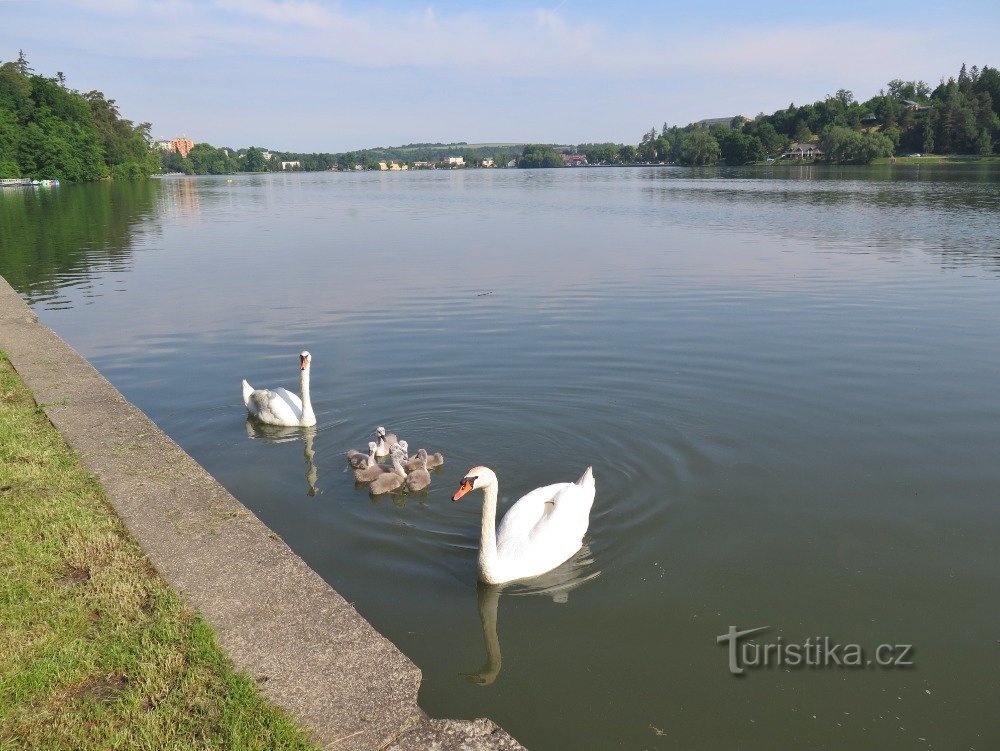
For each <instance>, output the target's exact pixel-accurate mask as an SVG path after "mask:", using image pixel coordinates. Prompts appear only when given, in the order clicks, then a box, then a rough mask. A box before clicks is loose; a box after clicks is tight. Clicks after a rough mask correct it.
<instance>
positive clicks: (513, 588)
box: [463, 544, 601, 686]
mask: <svg viewBox="0 0 1000 751" xmlns="http://www.w3.org/2000/svg"><path fill="white" fill-rule="evenodd" d="M600 575H601V572H600V571H598V570H595V569H594V556H593V554H592V553H591V552H590V546H589V545H586V544H584V546H583V547H582V548H580V549H579V550H578V551H577V552H576V554H575V555H574V556H573V557H572V558H570V559H569V560H568V561H566V562H565V563H563V564H561V565H559V566H557V567H556V568H554V569H552V570H551V571H547V572H545V573H544V574H542V575H540V576H536V577H533V578H531V579H526V580H524V581H520V582H511V583H510V584H486V583H484V582H479V584H478V586H477V588H476V599H477V601H478V605H479V620H480V621H481V622H482V624H483V641H484V642H485V643H486V663H485V664H484V665H483V666H482V667H481V668H479V670H477V671H476V672H474V673H463V675H464V676H465V679H466V680H467V681H469V682H470V683H476V684H478V685H480V686H489V685H490V684H491V683H493V682H494V681H495V680H496V679H497V676H498V675H499V674H500V664H501V657H500V638H499V636H498V635H497V609H498V606H499V604H500V593H501V592H503V591H505V590H506V591H507V596H508V597H511V596H513V597H528V596H535V595H542V596H547V597H551V598H552V601H553V602H556V603H560V604H562V603H566V602H569V593H570V592H572V591H573V590H574V589H576V588H577V587H579V586H581V585H582V584H584V583H586V582H588V581H590V580H591V579H596V578H597V577H598V576H600Z"/></svg>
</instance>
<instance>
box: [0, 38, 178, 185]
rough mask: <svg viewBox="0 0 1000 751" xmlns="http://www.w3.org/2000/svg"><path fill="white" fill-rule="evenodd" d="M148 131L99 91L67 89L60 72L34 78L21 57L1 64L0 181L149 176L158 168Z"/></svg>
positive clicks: (146, 125)
mask: <svg viewBox="0 0 1000 751" xmlns="http://www.w3.org/2000/svg"><path fill="white" fill-rule="evenodd" d="M149 128H150V126H149V123H140V124H138V125H135V124H134V123H132V122H131V121H130V120H124V119H122V117H121V116H120V114H119V112H118V109H117V107H116V106H115V101H114V99H107V98H106V97H105V96H104V94H102V93H101V92H100V91H89V92H87V93H86V94H81V93H80V92H78V91H74V90H72V89H69V88H67V87H66V81H65V77H64V76H63V74H62V73H57V74H56V76H55V78H46V77H44V76H40V75H36V74H35V73H34V72H33V71H32V70H31V68H30V66H29V65H28V61H27V60H26V59H25V58H24V54H23V53H22V54H21V56H20V57H19V58H18V59H17V60H16V61H15V62H8V63H3V64H0V177H30V178H59V179H60V180H72V181H83V180H96V179H100V178H104V177H108V176H114V177H121V178H140V177H148V176H149V175H150V174H152V173H153V172H155V171H156V170H157V169H158V168H159V159H158V158H157V157H156V155H155V154H153V153H152V152H151V151H150V147H149Z"/></svg>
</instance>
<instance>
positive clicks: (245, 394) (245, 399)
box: [243, 378, 253, 409]
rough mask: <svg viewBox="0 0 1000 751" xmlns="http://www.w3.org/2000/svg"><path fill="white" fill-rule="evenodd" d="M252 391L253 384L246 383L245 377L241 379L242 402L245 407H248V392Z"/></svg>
mask: <svg viewBox="0 0 1000 751" xmlns="http://www.w3.org/2000/svg"><path fill="white" fill-rule="evenodd" d="M252 393H253V386H251V385H250V384H249V383H247V381H246V379H245V378H244V379H243V404H244V406H246V408H247V409H250V394H252Z"/></svg>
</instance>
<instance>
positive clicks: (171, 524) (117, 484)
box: [0, 278, 522, 751]
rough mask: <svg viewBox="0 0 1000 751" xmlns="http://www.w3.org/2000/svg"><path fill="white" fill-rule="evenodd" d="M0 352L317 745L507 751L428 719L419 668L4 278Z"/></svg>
mask: <svg viewBox="0 0 1000 751" xmlns="http://www.w3.org/2000/svg"><path fill="white" fill-rule="evenodd" d="M0 348H2V349H3V350H4V351H5V352H6V353H7V355H8V356H9V357H10V360H11V363H12V364H13V366H14V368H15V369H16V370H17V372H18V374H19V375H20V376H21V378H22V379H23V380H24V382H25V384H26V385H27V386H28V388H29V389H31V391H32V393H33V394H34V395H35V400H36V401H37V402H38V403H39V404H40V405H42V407H43V408H44V409H45V412H46V414H47V415H48V417H49V419H50V420H51V421H52V424H53V425H54V426H55V427H56V428H57V429H58V430H59V432H60V433H61V434H62V435H63V437H64V438H65V439H66V442H67V443H68V444H69V445H70V446H71V447H72V448H73V449H74V450H75V451H77V452H78V453H79V454H80V456H81V459H82V461H83V464H84V465H85V466H86V467H87V469H88V470H89V471H91V472H93V473H94V474H95V475H96V476H97V477H98V479H99V480H100V482H101V484H102V485H103V486H104V490H105V492H106V494H107V497H108V500H109V501H110V502H111V504H112V506H113V507H114V509H115V511H116V512H117V514H118V516H119V517H120V518H121V520H122V522H123V523H124V524H125V526H126V527H127V528H128V530H129V532H130V533H131V534H132V536H133V537H134V538H135V539H136V541H137V542H138V543H139V545H140V546H141V547H142V549H143V551H144V552H145V553H146V555H147V556H148V557H149V560H150V562H151V563H152V565H153V566H154V567H155V568H156V570H157V571H158V572H159V573H160V574H161V575H162V576H163V578H164V579H165V580H166V581H167V583H168V584H169V585H170V586H171V587H173V588H174V589H176V590H177V591H179V592H180V593H181V594H182V595H183V596H184V598H185V600H186V601H187V602H188V603H189V604H190V605H191V606H192V607H193V608H194V609H195V610H197V611H198V612H199V613H201V615H202V616H203V617H204V618H205V620H206V621H207V622H208V623H210V624H211V626H212V627H213V629H214V630H215V633H216V636H217V638H218V640H219V643H220V644H221V645H222V647H223V649H225V651H226V652H227V654H228V655H229V657H230V658H231V659H232V661H233V664H234V665H235V666H236V668H237V670H240V671H244V672H246V673H248V674H249V675H250V676H251V677H252V678H254V679H255V680H256V681H257V683H258V685H259V686H260V688H261V691H262V692H263V693H264V695H265V696H267V698H268V699H269V700H270V701H271V702H272V703H274V704H275V705H276V706H279V707H282V708H283V709H285V710H286V711H288V712H289V713H290V714H291V715H292V716H293V717H294V718H295V719H296V720H297V721H298V722H299V723H300V724H301V725H302V726H303V727H306V728H308V729H309V730H310V731H311V733H312V737H313V739H314V740H315V741H316V742H317V743H319V744H320V745H322V746H325V747H327V748H336V749H338V750H340V749H380V750H381V749H387V750H388V749H391V750H392V751H417V750H418V749H420V750H421V751H423V750H430V749H433V750H435V751H450V750H451V749H464V750H467V751H488V750H490V749H500V750H502V751H513V750H514V749H521V748H522V746H521V745H520V744H519V743H518V742H517V741H516V740H514V739H513V738H512V737H511V736H510V735H508V734H507V733H506V732H505V731H504V730H502V729H501V728H499V727H498V726H497V725H495V724H494V723H493V722H491V721H489V720H485V719H479V720H471V721H469V720H435V719H431V718H429V717H427V715H426V714H425V713H424V712H423V711H422V710H421V709H420V708H419V706H418V705H417V691H418V689H419V687H420V680H421V675H420V670H419V669H418V668H417V666H416V665H414V664H413V663H412V662H411V661H410V660H409V659H408V658H407V657H406V656H405V655H404V654H403V653H402V652H400V651H399V649H397V648H396V646H395V645H394V644H392V643H391V642H390V641H389V640H388V639H386V638H385V637H384V636H382V635H381V634H380V633H378V632H377V631H376V630H375V629H374V628H373V627H372V626H371V624H369V623H368V621H366V620H365V619H364V618H363V617H362V616H361V615H360V614H359V613H358V612H357V611H356V610H355V609H354V608H353V607H352V606H351V605H350V604H349V603H348V602H347V601H346V600H344V598H343V597H341V596H340V595H339V594H338V593H337V592H336V591H334V590H333V588H331V587H330V586H329V585H328V584H327V583H326V582H325V581H323V579H322V578H321V577H320V576H319V575H318V574H317V573H316V572H315V571H313V570H312V569H311V568H309V566H308V565H306V563H305V562H304V561H303V560H302V559H301V558H299V556H297V555H296V554H295V553H294V552H292V550H291V549H290V548H289V547H288V546H287V545H286V544H285V543H284V542H283V541H282V540H281V539H280V538H278V537H277V535H274V534H273V533H272V532H271V530H270V529H268V528H267V527H266V526H265V525H264V524H263V523H262V522H261V521H260V520H259V519H257V517H256V516H254V515H253V514H252V513H251V512H250V511H249V510H248V509H247V508H246V507H245V506H243V505H242V504H241V503H240V502H239V501H237V500H236V499H235V498H234V497H233V496H232V495H231V494H230V493H229V492H228V491H227V490H226V489H225V488H223V487H222V486H221V485H220V484H219V483H218V482H217V481H216V480H215V479H214V478H213V477H211V475H209V474H208V473H207V472H206V471H205V470H204V469H203V468H202V467H201V465H199V464H198V463H197V462H196V461H195V460H194V459H192V458H191V457H190V456H189V455H188V454H187V453H186V452H185V451H184V450H183V449H181V448H180V447H179V446H178V445H177V444H176V443H174V442H173V441H172V440H171V439H170V438H169V437H167V435H166V434H165V433H163V431H161V430H160V429H159V428H158V427H157V426H156V425H155V424H154V423H153V421H152V420H150V419H149V418H148V417H147V416H146V415H145V414H144V413H143V412H142V411H141V410H139V409H138V408H137V407H135V406H134V405H132V404H130V403H129V402H128V401H126V400H125V398H124V397H123V396H122V395H121V394H120V393H119V392H118V390H117V389H115V388H114V386H112V385H111V384H110V383H109V382H108V381H107V380H106V379H105V378H104V377H103V376H102V375H101V374H100V373H98V371H97V370H96V369H95V368H94V367H93V366H92V365H91V364H90V363H89V362H87V360H85V359H84V358H83V357H81V356H80V355H79V354H78V353H77V352H76V351H75V350H74V349H73V348H72V347H70V346H69V345H68V344H67V343H66V342H64V341H63V340H62V339H60V338H59V337H58V336H57V335H56V334H55V333H54V332H53V331H52V330H51V329H49V328H47V327H45V326H42V325H41V324H39V323H38V320H37V318H36V316H35V315H34V313H32V311H31V310H30V308H28V306H27V305H26V304H25V303H24V302H23V301H22V300H21V299H20V297H18V295H17V293H16V292H14V290H13V289H12V288H11V287H10V285H9V284H8V283H7V282H6V280H3V279H2V278H0Z"/></svg>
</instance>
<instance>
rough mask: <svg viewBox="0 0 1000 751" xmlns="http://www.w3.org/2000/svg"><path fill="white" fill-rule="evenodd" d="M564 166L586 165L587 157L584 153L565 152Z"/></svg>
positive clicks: (563, 156)
mask: <svg viewBox="0 0 1000 751" xmlns="http://www.w3.org/2000/svg"><path fill="white" fill-rule="evenodd" d="M562 159H563V167H586V166H587V157H586V156H585V155H584V154H563V155H562Z"/></svg>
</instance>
